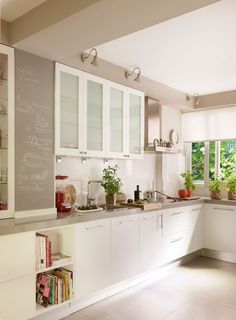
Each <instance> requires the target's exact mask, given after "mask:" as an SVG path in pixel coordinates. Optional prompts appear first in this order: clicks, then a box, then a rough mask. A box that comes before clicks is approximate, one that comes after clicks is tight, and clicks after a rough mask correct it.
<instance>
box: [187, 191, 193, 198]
mask: <svg viewBox="0 0 236 320" xmlns="http://www.w3.org/2000/svg"><path fill="white" fill-rule="evenodd" d="M192 195H193V190H187V197H189V198H191V197H192Z"/></svg>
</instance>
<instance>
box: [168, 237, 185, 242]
mask: <svg viewBox="0 0 236 320" xmlns="http://www.w3.org/2000/svg"><path fill="white" fill-rule="evenodd" d="M182 239H183V237H179V238H176V239H173V240H171V242H170V243H175V242H178V241H180V240H182Z"/></svg>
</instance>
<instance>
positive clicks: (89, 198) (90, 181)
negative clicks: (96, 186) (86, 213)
mask: <svg viewBox="0 0 236 320" xmlns="http://www.w3.org/2000/svg"><path fill="white" fill-rule="evenodd" d="M91 183H100V184H102V181H101V180H89V181H88V193H87V206H89V205H91V203H92V202H93V201H95V197H91V196H90V190H89V189H90V188H89V186H90V184H91Z"/></svg>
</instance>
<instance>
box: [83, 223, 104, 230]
mask: <svg viewBox="0 0 236 320" xmlns="http://www.w3.org/2000/svg"><path fill="white" fill-rule="evenodd" d="M99 228H103V225H101V224H100V225H98V226H94V227H87V228H86V230H93V229H99Z"/></svg>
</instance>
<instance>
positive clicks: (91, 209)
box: [75, 204, 103, 213]
mask: <svg viewBox="0 0 236 320" xmlns="http://www.w3.org/2000/svg"><path fill="white" fill-rule="evenodd" d="M102 210H103V208H102V207H98V206H96V205H95V204H93V205H89V206H80V207H76V208H75V212H79V213H88V212H97V211H102Z"/></svg>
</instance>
